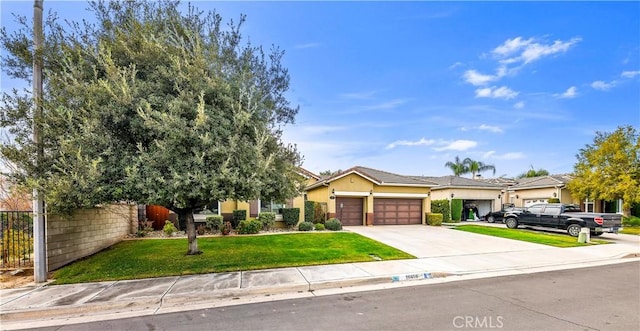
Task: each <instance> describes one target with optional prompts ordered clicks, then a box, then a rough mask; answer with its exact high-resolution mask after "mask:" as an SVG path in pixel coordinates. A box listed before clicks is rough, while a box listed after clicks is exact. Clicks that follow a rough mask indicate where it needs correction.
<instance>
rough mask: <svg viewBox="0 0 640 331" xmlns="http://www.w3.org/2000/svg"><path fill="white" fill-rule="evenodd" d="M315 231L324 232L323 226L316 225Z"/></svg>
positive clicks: (320, 224)
mask: <svg viewBox="0 0 640 331" xmlns="http://www.w3.org/2000/svg"><path fill="white" fill-rule="evenodd" d="M315 229H316V231H324V224H322V223H316V225H315Z"/></svg>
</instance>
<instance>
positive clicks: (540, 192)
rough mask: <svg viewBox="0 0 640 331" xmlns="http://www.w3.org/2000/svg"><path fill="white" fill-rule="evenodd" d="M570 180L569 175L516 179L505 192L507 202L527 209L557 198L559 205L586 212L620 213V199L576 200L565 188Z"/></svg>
mask: <svg viewBox="0 0 640 331" xmlns="http://www.w3.org/2000/svg"><path fill="white" fill-rule="evenodd" d="M571 179H572V177H571V175H569V174H561V175H549V176H539V177H530V178H519V179H516V184H514V185H511V186H509V188H508V190H507V192H508V195H509V202H512V203H514V204H515V205H516V206H522V207H528V206H531V205H533V204H536V203H546V202H547V201H548V200H549V199H550V198H557V199H559V200H560V202H561V203H572V204H578V205H580V209H582V210H584V211H587V212H596V213H601V212H605V213H622V199H618V200H614V201H604V200H591V199H585V200H582V201H580V200H578V199H576V198H575V197H573V196H572V195H571V192H570V191H569V189H568V188H567V184H568V183H569V181H570V180H571Z"/></svg>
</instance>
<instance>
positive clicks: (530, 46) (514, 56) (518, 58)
mask: <svg viewBox="0 0 640 331" xmlns="http://www.w3.org/2000/svg"><path fill="white" fill-rule="evenodd" d="M581 40H582V38H580V37H574V38H571V39H570V40H567V41H562V40H556V41H554V42H553V43H551V44H548V43H547V44H545V43H544V42H536V41H535V39H534V38H529V39H526V40H525V39H522V37H516V38H513V39H507V40H506V41H505V42H504V43H503V44H502V45H500V46H498V47H496V48H495V49H494V50H493V52H492V53H493V54H494V55H495V56H496V57H497V58H498V59H500V63H503V64H512V63H522V64H528V63H531V62H534V61H537V60H539V59H541V58H543V57H547V56H551V55H554V54H558V53H565V52H567V51H568V50H569V49H570V48H571V47H572V46H573V45H575V44H577V43H578V42H580V41H581Z"/></svg>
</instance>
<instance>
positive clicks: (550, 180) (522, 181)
mask: <svg viewBox="0 0 640 331" xmlns="http://www.w3.org/2000/svg"><path fill="white" fill-rule="evenodd" d="M571 179H572V177H571V175H569V174H560V175H548V176H539V177H529V178H519V179H517V184H515V185H513V186H511V187H510V189H514V190H517V189H527V188H540V187H556V186H564V185H566V184H567V183H568V182H569V181H570V180H571Z"/></svg>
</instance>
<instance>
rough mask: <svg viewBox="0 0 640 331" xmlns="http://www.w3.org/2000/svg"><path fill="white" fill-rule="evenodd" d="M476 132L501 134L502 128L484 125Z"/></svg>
mask: <svg viewBox="0 0 640 331" xmlns="http://www.w3.org/2000/svg"><path fill="white" fill-rule="evenodd" d="M478 130H482V131H490V132H495V133H501V132H503V131H502V128H500V127H497V126H492V125H486V124H481V125H480V126H479V127H478Z"/></svg>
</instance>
